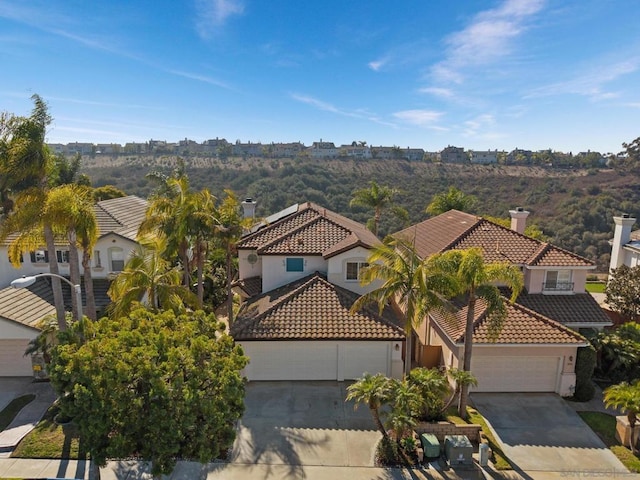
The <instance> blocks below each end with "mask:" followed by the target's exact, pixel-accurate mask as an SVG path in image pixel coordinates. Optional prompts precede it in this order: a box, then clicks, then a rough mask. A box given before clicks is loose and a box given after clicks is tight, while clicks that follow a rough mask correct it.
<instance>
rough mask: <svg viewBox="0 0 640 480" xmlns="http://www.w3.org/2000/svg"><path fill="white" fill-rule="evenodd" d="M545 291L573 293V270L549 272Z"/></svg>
mask: <svg viewBox="0 0 640 480" xmlns="http://www.w3.org/2000/svg"><path fill="white" fill-rule="evenodd" d="M543 290H555V291H564V292H566V291H571V290H573V283H572V282H571V270H548V271H547V274H546V277H545V282H544V288H543Z"/></svg>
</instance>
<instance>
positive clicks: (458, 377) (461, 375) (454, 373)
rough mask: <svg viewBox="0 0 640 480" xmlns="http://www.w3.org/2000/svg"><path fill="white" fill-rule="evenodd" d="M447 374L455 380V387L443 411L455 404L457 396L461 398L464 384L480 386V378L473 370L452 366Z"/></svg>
mask: <svg viewBox="0 0 640 480" xmlns="http://www.w3.org/2000/svg"><path fill="white" fill-rule="evenodd" d="M447 376H448V377H449V378H450V379H451V380H453V383H454V384H455V388H454V389H453V393H452V394H451V397H450V398H449V400H447V402H446V403H445V404H444V406H443V407H442V412H445V411H446V410H447V409H448V408H449V407H450V406H451V405H452V404H453V402H454V401H455V400H456V398H458V399H459V395H460V391H461V390H462V387H463V386H465V385H466V386H467V387H477V386H478V379H477V378H476V377H475V376H474V375H473V373H471V372H465V371H464V370H460V369H457V368H450V369H448V370H447Z"/></svg>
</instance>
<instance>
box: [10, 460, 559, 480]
mask: <svg viewBox="0 0 640 480" xmlns="http://www.w3.org/2000/svg"><path fill="white" fill-rule="evenodd" d="M89 470H90V469H89V462H85V461H73V460H69V461H66V460H33V459H16V458H10V459H0V478H29V479H44V478H50V479H51V478H65V479H71V478H74V479H85V480H90V478H91V477H90V475H89ZM100 477H101V479H102V480H137V479H140V480H142V479H145V480H150V479H151V474H150V473H149V464H148V463H146V462H136V461H118V462H109V463H108V464H107V466H106V467H104V468H102V469H100ZM163 478H165V479H166V480H191V479H199V480H245V479H254V478H256V479H258V478H259V479H274V480H276V479H305V480H423V479H424V480H426V479H430V480H483V479H496V480H522V478H523V477H522V476H520V475H518V474H517V473H516V472H513V471H510V472H504V473H502V472H500V473H498V472H492V471H485V472H483V471H481V470H479V469H475V470H457V471H454V470H452V469H449V470H444V471H443V470H437V469H435V468H433V467H430V466H429V465H426V466H424V467H422V468H413V469H406V468H378V467H335V466H323V465H305V466H303V465H270V464H264V463H261V464H255V465H241V464H231V463H208V464H204V465H203V464H200V463H197V462H178V464H177V465H176V468H175V469H174V471H173V473H172V474H171V475H169V476H165V477H163ZM558 478H559V477H558Z"/></svg>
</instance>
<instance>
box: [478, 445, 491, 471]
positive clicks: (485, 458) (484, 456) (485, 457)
mask: <svg viewBox="0 0 640 480" xmlns="http://www.w3.org/2000/svg"><path fill="white" fill-rule="evenodd" d="M489 450H490V449H489V445H488V444H486V443H481V444H480V447H478V457H479V459H478V463H480V466H481V467H487V466H488V465H489V454H490V453H491V452H490V451H489Z"/></svg>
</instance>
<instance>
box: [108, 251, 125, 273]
mask: <svg viewBox="0 0 640 480" xmlns="http://www.w3.org/2000/svg"><path fill="white" fill-rule="evenodd" d="M109 261H110V263H111V271H112V272H121V271H122V270H124V250H122V249H121V248H120V247H112V248H110V249H109Z"/></svg>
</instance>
